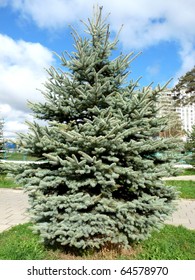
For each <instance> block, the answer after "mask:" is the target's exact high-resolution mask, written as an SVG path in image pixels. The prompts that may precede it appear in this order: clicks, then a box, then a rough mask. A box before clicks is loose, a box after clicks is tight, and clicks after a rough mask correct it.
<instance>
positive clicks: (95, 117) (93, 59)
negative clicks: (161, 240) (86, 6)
mask: <svg viewBox="0 0 195 280" xmlns="http://www.w3.org/2000/svg"><path fill="white" fill-rule="evenodd" d="M106 21H107V19H106V18H105V19H104V18H103V17H102V8H99V9H98V11H96V12H95V13H94V16H93V18H92V20H89V22H88V23H87V24H86V23H84V22H83V24H84V25H85V27H86V29H87V33H88V35H87V36H86V37H85V38H82V37H80V36H79V34H77V32H76V31H75V30H73V33H72V35H73V37H74V40H75V51H74V52H72V53H71V54H68V53H64V54H63V55H62V56H61V57H59V58H60V60H61V63H62V69H56V68H54V67H51V68H50V69H49V70H48V75H49V78H48V80H47V81H46V83H45V90H44V91H43V92H42V94H43V95H44V96H45V103H36V104H35V103H34V104H33V103H30V107H31V109H32V111H33V112H34V115H35V117H36V118H37V119H43V120H46V121H47V122H48V125H47V126H41V125H39V124H38V123H37V122H34V123H28V124H29V133H28V134H20V143H21V145H22V146H23V147H24V148H25V150H26V152H28V153H31V154H34V155H36V156H38V157H39V158H40V162H39V164H37V163H34V164H28V165H24V166H21V167H20V169H19V173H20V174H19V175H18V176H17V178H18V180H19V182H21V183H22V184H24V185H25V188H26V190H27V192H28V194H29V198H30V213H31V216H32V220H33V222H34V228H35V230H36V231H37V232H38V233H39V234H40V236H41V238H42V240H43V241H44V242H46V243H49V244H55V243H57V244H60V245H64V246H68V247H70V248H76V249H89V248H94V249H95V248H101V247H103V246H106V245H107V244H115V245H121V246H126V247H127V246H128V245H130V244H131V242H133V241H138V240H142V239H145V238H147V237H148V236H149V235H150V233H151V231H152V230H153V229H158V228H160V227H161V225H162V224H163V223H164V221H165V219H167V217H168V216H169V214H170V213H171V212H172V210H173V204H174V200H175V198H176V196H177V195H176V192H175V189H174V188H172V187H167V186H165V184H164V182H163V181H162V177H163V176H168V175H172V174H173V172H174V169H173V168H172V165H173V162H174V160H175V151H176V150H177V147H178V142H177V141H176V140H174V139H172V138H171V139H170V138H164V139H161V138H160V137H159V134H160V132H162V131H163V129H166V120H165V117H163V118H161V117H157V113H158V108H157V107H158V106H157V102H158V96H159V93H160V92H161V91H162V90H163V88H160V87H158V88H156V89H154V90H152V89H151V87H144V88H143V89H140V88H139V87H137V83H136V82H133V81H131V82H129V83H127V78H128V76H129V65H130V63H131V60H132V57H133V54H132V53H131V54H128V55H123V54H120V55H119V56H118V57H116V58H113V56H111V55H112V54H113V51H114V50H115V49H116V46H117V43H118V38H116V39H115V40H113V41H111V40H110V32H109V24H107V23H106ZM65 69H68V71H67V70H65Z"/></svg>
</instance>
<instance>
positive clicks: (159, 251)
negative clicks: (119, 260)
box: [137, 225, 195, 260]
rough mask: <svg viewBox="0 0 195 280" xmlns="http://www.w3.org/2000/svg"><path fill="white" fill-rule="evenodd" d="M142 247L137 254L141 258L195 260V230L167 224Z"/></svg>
mask: <svg viewBox="0 0 195 280" xmlns="http://www.w3.org/2000/svg"><path fill="white" fill-rule="evenodd" d="M141 247H142V252H141V253H140V254H138V255H137V258H138V259H141V260H145V259H148V260H194V259H195V230H188V229H186V228H184V227H182V226H179V227H175V226H170V225H169V226H168V225H167V226H165V227H164V229H163V230H161V231H160V232H155V233H153V235H152V237H151V238H149V239H148V240H146V241H144V242H143V243H142V244H141Z"/></svg>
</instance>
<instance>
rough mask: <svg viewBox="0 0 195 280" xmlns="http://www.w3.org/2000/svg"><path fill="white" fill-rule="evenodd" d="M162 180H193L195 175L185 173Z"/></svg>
mask: <svg viewBox="0 0 195 280" xmlns="http://www.w3.org/2000/svg"><path fill="white" fill-rule="evenodd" d="M164 180H166V181H168V180H173V181H195V175H185V176H176V177H168V178H164Z"/></svg>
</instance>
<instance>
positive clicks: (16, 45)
mask: <svg viewBox="0 0 195 280" xmlns="http://www.w3.org/2000/svg"><path fill="white" fill-rule="evenodd" d="M52 62H53V57H52V53H51V52H50V51H49V50H48V49H46V48H45V47H43V46H42V45H41V44H39V43H30V42H24V41H14V40H13V39H11V38H10V37H8V36H4V35H1V34H0V73H1V75H0V96H1V103H3V104H10V105H11V106H12V108H13V109H24V108H25V107H26V104H27V100H31V101H35V100H40V98H42V96H41V94H40V93H39V92H38V91H37V90H36V88H41V83H42V82H44V81H45V77H46V72H45V70H44V67H46V68H47V67H48V66H49V65H50V64H52ZM26 110H27V107H26Z"/></svg>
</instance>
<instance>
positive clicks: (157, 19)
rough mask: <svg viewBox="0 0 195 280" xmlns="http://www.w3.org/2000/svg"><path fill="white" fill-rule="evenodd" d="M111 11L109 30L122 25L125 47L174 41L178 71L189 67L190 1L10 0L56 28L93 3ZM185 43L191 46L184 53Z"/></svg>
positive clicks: (193, 34)
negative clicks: (179, 65)
mask: <svg viewBox="0 0 195 280" xmlns="http://www.w3.org/2000/svg"><path fill="white" fill-rule="evenodd" d="M96 3H99V4H100V5H103V6H104V13H105V14H106V13H109V12H111V15H110V22H111V29H112V31H114V32H117V31H118V30H119V28H120V26H121V24H124V28H123V30H122V32H121V36H120V41H121V42H122V44H123V46H124V48H125V49H127V50H129V49H141V50H143V49H144V48H146V47H150V46H153V45H155V44H158V43H159V42H161V41H170V40H174V41H177V42H178V43H179V44H180V46H181V51H180V52H179V54H178V55H180V58H181V64H182V66H181V69H180V72H183V71H186V69H187V70H189V69H190V68H191V62H190V61H191V58H193V55H192V53H193V52H194V46H195V28H194V26H195V17H194V11H195V1H194V0H179V1H178V0H171V1H170V0H158V1H154V0H147V1H146V0H136V1H135V0H120V1H118V0H114V1H110V0H99V1H97V0H93V1H88V0H44V1H40V0H33V1H28V0H12V6H13V7H14V9H15V10H17V11H19V12H20V13H21V15H22V16H23V17H24V18H25V17H27V18H29V17H30V18H31V19H32V20H33V21H34V22H35V23H36V24H37V25H38V26H39V27H40V28H49V29H58V28H61V27H65V26H67V24H71V23H74V22H75V21H76V22H77V23H78V21H79V19H83V18H86V17H87V16H90V14H91V12H92V7H93V4H96ZM186 42H187V43H188V44H190V45H191V48H192V49H193V50H192V51H191V52H188V54H187V52H186V48H185V46H184V45H185V44H186Z"/></svg>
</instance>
